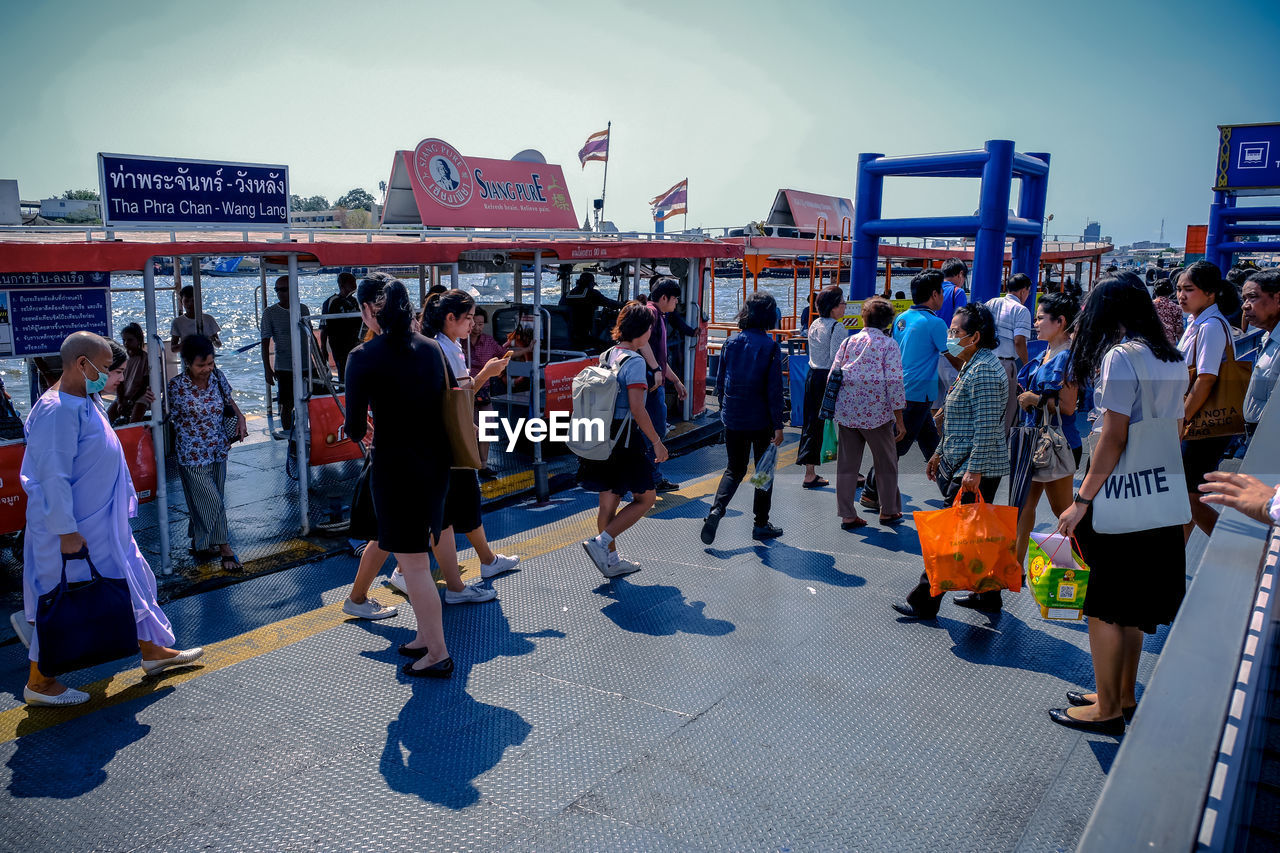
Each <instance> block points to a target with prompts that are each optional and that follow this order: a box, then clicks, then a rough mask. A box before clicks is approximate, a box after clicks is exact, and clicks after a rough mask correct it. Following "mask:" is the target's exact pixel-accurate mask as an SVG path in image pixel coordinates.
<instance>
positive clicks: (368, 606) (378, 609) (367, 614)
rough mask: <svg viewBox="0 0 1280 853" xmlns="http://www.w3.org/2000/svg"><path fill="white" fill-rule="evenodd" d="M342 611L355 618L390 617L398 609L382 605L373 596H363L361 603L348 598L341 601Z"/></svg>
mask: <svg viewBox="0 0 1280 853" xmlns="http://www.w3.org/2000/svg"><path fill="white" fill-rule="evenodd" d="M342 612H343V613H345V614H347V615H348V616H354V617H356V618H357V619H390V618H391V617H392V616H395V615H396V614H397V613H399V612H400V611H398V610H396V609H395V608H394V607H384V606H383V605H382V603H381V602H379V601H378V600H377V599H375V598H365V600H364V603H363V604H356V603H355V602H354V601H352V600H351V599H349V598H348V599H347V600H346V601H344V602H342Z"/></svg>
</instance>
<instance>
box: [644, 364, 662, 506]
mask: <svg viewBox="0 0 1280 853" xmlns="http://www.w3.org/2000/svg"><path fill="white" fill-rule="evenodd" d="M644 410H645V411H646V412H648V413H649V420H651V421H653V431H654V432H656V433H657V434H658V438H665V437H666V435H667V387H666V383H665V382H664V383H663V385H662V387H661V388H659V389H658V390H657V391H649V392H647V393H646V394H645V399H644ZM644 456H645V458H646V459H648V460H649V467H650V468H651V469H652V470H653V480H654V482H655V483H656V482H658V481H660V480H661V479H662V472H661V471H660V470H658V457H657V456H656V455H655V454H654V452H653V444H652V443H650V441H649V439H648V438H647V437H646V438H645V440H644Z"/></svg>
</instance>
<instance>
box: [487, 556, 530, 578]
mask: <svg viewBox="0 0 1280 853" xmlns="http://www.w3.org/2000/svg"><path fill="white" fill-rule="evenodd" d="M519 562H520V558H519V557H508V556H507V555H506V554H494V555H493V562H492V563H481V564H480V577H482V578H484V579H485V580H488V579H489V578H496V577H497V576H498V575H502V574H506V573H507V572H509V571H511V570H513V569H514V568H515V567H516V566H517V565H518V564H519Z"/></svg>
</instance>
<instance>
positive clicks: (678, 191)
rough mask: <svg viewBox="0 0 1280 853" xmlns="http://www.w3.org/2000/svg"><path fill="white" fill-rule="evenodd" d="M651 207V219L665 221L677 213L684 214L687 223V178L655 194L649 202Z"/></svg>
mask: <svg viewBox="0 0 1280 853" xmlns="http://www.w3.org/2000/svg"><path fill="white" fill-rule="evenodd" d="M649 206H650V207H652V208H653V221H654V222H665V221H667V220H668V219H670V218H671V217H673V216H675V215H676V214H677V213H683V214H684V215H685V224H686V225H688V223H689V179H688V178H685V179H684V180H683V181H681V182H680V183H678V184H676V185H675V186H674V187H672V188H671V189H669V190H667V191H666V192H664V193H661V194H659V195H656V196H654V197H653V199H652V200H651V201H650V202H649Z"/></svg>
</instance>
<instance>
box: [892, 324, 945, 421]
mask: <svg viewBox="0 0 1280 853" xmlns="http://www.w3.org/2000/svg"><path fill="white" fill-rule="evenodd" d="M893 339H894V341H896V342H897V344H898V349H900V350H902V379H903V384H904V385H905V386H906V391H907V400H909V401H910V402H912V403H930V402H933V398H934V397H936V396H938V356H940V355H941V354H942V353H944V352H946V351H947V324H946V323H944V322H942V320H940V319H939V318H938V315H937V314H934V313H933V312H932V311H930V310H929V309H928V308H926V307H924V306H923V305H912V306H911V308H909V309H908V310H906V311H903V312H902V313H901V314H899V315H898V316H897V318H896V319H895V320H894V321H893Z"/></svg>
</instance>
